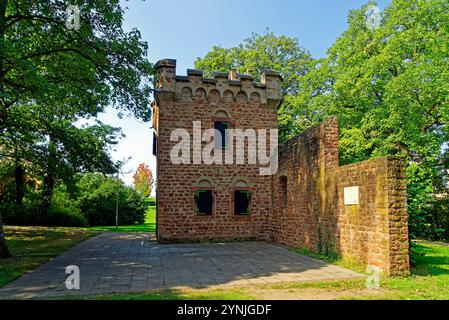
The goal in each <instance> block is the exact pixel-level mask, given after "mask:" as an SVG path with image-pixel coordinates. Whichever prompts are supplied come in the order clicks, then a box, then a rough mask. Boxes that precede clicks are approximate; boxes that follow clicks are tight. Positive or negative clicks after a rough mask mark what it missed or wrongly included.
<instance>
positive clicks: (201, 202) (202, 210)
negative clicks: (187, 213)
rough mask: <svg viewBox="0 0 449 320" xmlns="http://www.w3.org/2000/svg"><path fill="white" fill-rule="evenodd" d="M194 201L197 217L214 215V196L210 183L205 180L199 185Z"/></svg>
mask: <svg viewBox="0 0 449 320" xmlns="http://www.w3.org/2000/svg"><path fill="white" fill-rule="evenodd" d="M194 199H195V210H196V214H197V215H201V216H210V215H212V213H213V211H214V210H213V208H214V195H213V188H212V184H211V183H210V181H208V180H205V179H204V180H201V181H200V182H198V183H197V187H196V191H195V198H194Z"/></svg>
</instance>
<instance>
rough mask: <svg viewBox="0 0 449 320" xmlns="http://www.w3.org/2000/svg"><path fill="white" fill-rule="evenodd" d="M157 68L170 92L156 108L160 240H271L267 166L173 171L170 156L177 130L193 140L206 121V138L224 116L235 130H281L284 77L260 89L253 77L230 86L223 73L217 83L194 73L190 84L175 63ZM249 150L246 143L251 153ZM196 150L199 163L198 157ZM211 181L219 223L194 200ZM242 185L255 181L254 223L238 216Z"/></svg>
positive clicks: (270, 76) (177, 167)
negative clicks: (236, 200)
mask: <svg viewBox="0 0 449 320" xmlns="http://www.w3.org/2000/svg"><path fill="white" fill-rule="evenodd" d="M157 69H158V70H160V71H159V72H160V79H159V81H158V83H159V86H160V87H161V88H162V89H163V90H161V91H160V92H159V93H157V94H156V98H157V103H155V104H154V105H153V108H154V111H155V113H156V114H157V121H158V123H157V128H158V130H157V131H158V143H157V185H158V188H157V196H158V198H157V203H158V204H157V234H158V239H159V240H160V241H201V240H213V239H219V240H230V239H257V240H268V239H269V215H270V212H271V193H272V192H271V176H262V175H260V174H259V168H260V165H259V164H248V162H247V161H245V164H242V165H237V164H231V165H228V164H222V165H216V164H214V165H205V164H172V162H171V159H170V150H171V149H172V147H173V146H174V145H176V144H177V142H172V141H170V134H171V132H172V131H173V130H174V129H176V128H184V129H187V131H188V132H189V133H190V136H191V137H192V136H193V130H192V125H193V123H192V122H193V121H200V122H201V127H202V128H201V130H202V132H203V131H204V130H206V129H213V119H214V117H215V116H216V112H217V111H220V112H222V111H224V112H226V113H227V114H228V116H229V119H230V120H231V122H232V125H231V127H232V128H239V129H242V130H245V129H254V130H258V129H268V130H269V129H277V127H278V122H277V106H278V105H279V103H280V94H281V91H280V81H281V78H280V76H279V75H277V74H276V73H273V72H271V73H267V74H266V75H265V76H264V77H265V78H264V81H265V82H266V83H265V84H258V85H255V84H253V81H252V78H251V77H250V76H248V75H245V76H241V79H240V80H238V81H237V80H228V76H227V75H224V76H223V75H222V74H218V75H217V76H216V77H215V79H204V78H203V77H202V73H201V72H199V71H196V70H191V71H189V72H190V74H189V75H188V76H187V77H175V76H174V75H175V73H176V70H175V62H174V61H171V60H167V61H162V63H158V66H157ZM276 88H277V89H276ZM269 90H271V91H269ZM205 145H206V143H205V142H203V146H205ZM268 145H269V143H268V142H267V146H268ZM247 147H248V145H247V143H246V142H245V150H247ZM267 149H268V148H267ZM190 151H191V160H192V155H193V150H192V149H191V150H190ZM234 157H235V155H234ZM246 158H247V152H245V159H246ZM223 161H224V159H223ZM203 178H207V179H209V181H211V183H212V187H213V194H214V212H213V214H212V215H211V216H200V215H197V214H196V212H195V203H194V194H195V191H196V190H197V183H198V181H200V180H201V179H203ZM239 179H242V180H245V181H247V182H248V186H249V187H250V188H251V192H252V195H251V203H250V207H249V212H250V214H249V215H248V216H236V215H235V214H234V212H233V210H234V207H233V201H232V197H233V192H234V190H235V188H234V187H235V182H236V181H237V180H239Z"/></svg>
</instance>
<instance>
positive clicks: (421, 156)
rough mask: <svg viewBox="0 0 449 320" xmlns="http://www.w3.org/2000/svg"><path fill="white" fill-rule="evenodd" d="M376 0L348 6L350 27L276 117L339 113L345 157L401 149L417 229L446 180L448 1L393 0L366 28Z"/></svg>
mask: <svg viewBox="0 0 449 320" xmlns="http://www.w3.org/2000/svg"><path fill="white" fill-rule="evenodd" d="M374 4H375V3H374V2H370V3H368V4H367V5H365V6H363V7H362V8H361V9H358V10H352V11H351V12H350V14H349V18H348V29H347V30H346V31H345V32H344V33H343V34H342V35H341V36H340V37H339V38H338V39H337V40H336V42H335V43H334V44H333V45H332V46H331V48H330V49H329V51H328V57H327V58H326V59H322V60H321V61H320V63H318V64H317V65H316V66H315V67H314V68H313V69H312V70H311V72H310V73H309V74H307V75H305V76H304V77H302V78H301V79H300V80H299V88H300V89H299V91H298V94H297V95H295V96H294V97H292V98H291V99H289V100H287V103H286V104H284V106H288V107H289V108H290V109H289V110H292V111H291V112H290V113H288V114H287V116H286V115H285V113H284V110H283V109H281V110H280V113H281V116H280V119H282V118H283V117H285V118H286V119H287V120H288V121H290V122H291V123H293V124H295V125H296V126H298V124H297V121H296V119H297V118H299V119H302V121H303V122H306V121H305V120H304V119H307V115H312V117H309V118H308V119H310V120H311V121H310V122H311V123H313V122H317V121H320V120H321V119H324V118H326V117H328V116H332V115H336V116H338V118H339V122H340V127H341V128H340V153H341V162H342V163H351V162H355V161H360V160H365V159H369V158H375V157H380V156H385V155H396V156H400V157H403V158H404V160H406V163H407V177H408V193H409V212H410V221H411V225H410V226H411V231H412V233H415V231H416V230H417V229H418V228H422V227H423V225H422V224H420V223H421V222H419V221H423V220H422V219H420V217H421V216H422V212H423V211H425V210H427V209H426V207H428V203H429V199H430V198H432V194H435V193H440V192H441V191H442V190H444V189H445V185H446V184H445V180H446V179H445V175H446V172H445V170H444V169H445V167H447V161H446V159H448V157H447V155H446V154H447V149H445V148H443V146H444V145H445V144H447V142H448V138H449V136H448V133H449V130H448V127H447V121H448V118H449V112H448V111H449V109H448V107H449V103H448V102H449V95H448V94H447V93H448V92H449V81H448V80H449V71H448V68H447V64H448V59H449V45H448V44H449V29H448V28H447V26H448V25H449V3H448V2H447V1H444V0H415V1H407V0H393V1H392V2H391V4H390V5H389V6H388V7H387V8H386V10H385V11H384V12H383V13H382V17H381V18H382V19H381V22H380V25H379V26H378V27H377V28H369V26H368V25H367V23H366V14H365V13H366V10H367V8H368V6H369V5H374ZM288 121H286V122H288ZM301 126H302V125H301V124H300V125H299V128H300V130H301ZM290 132H293V130H292V129H290ZM293 133H294V132H293Z"/></svg>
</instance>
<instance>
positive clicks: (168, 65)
mask: <svg viewBox="0 0 449 320" xmlns="http://www.w3.org/2000/svg"><path fill="white" fill-rule="evenodd" d="M155 69H156V78H155V83H156V94H155V96H156V99H157V100H165V101H167V100H168V101H176V102H204V101H208V102H210V103H218V102H224V103H232V102H238V103H253V104H260V105H261V106H268V107H272V108H277V107H279V105H280V104H281V102H282V77H281V75H280V73H279V72H277V71H275V70H269V69H267V70H264V71H263V72H262V75H261V82H260V83H255V82H254V78H253V76H252V75H250V74H239V73H237V71H236V70H235V69H232V70H230V72H229V73H224V72H215V73H214V76H213V78H205V77H204V74H203V71H202V70H196V69H187V75H186V76H180V75H176V60H174V59H163V60H159V61H158V62H157V63H156V65H155Z"/></svg>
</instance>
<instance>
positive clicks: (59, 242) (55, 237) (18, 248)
mask: <svg viewBox="0 0 449 320" xmlns="http://www.w3.org/2000/svg"><path fill="white" fill-rule="evenodd" d="M5 234H6V243H7V245H8V247H9V250H10V251H11V254H12V255H13V257H12V258H9V259H1V260H0V287H2V286H4V285H5V284H7V283H8V282H10V281H13V280H14V279H16V278H18V277H20V276H21V275H22V274H24V273H26V272H27V271H30V270H32V269H34V268H36V267H37V266H39V265H40V264H42V263H44V262H46V261H48V260H50V259H51V258H53V257H55V256H57V255H59V254H60V253H61V252H63V251H65V250H67V249H69V248H70V247H72V246H74V245H76V244H78V243H80V242H81V241H83V240H86V239H87V238H90V237H92V236H93V235H96V234H97V233H96V232H90V231H80V230H75V229H73V228H57V227H52V228H47V227H5Z"/></svg>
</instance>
